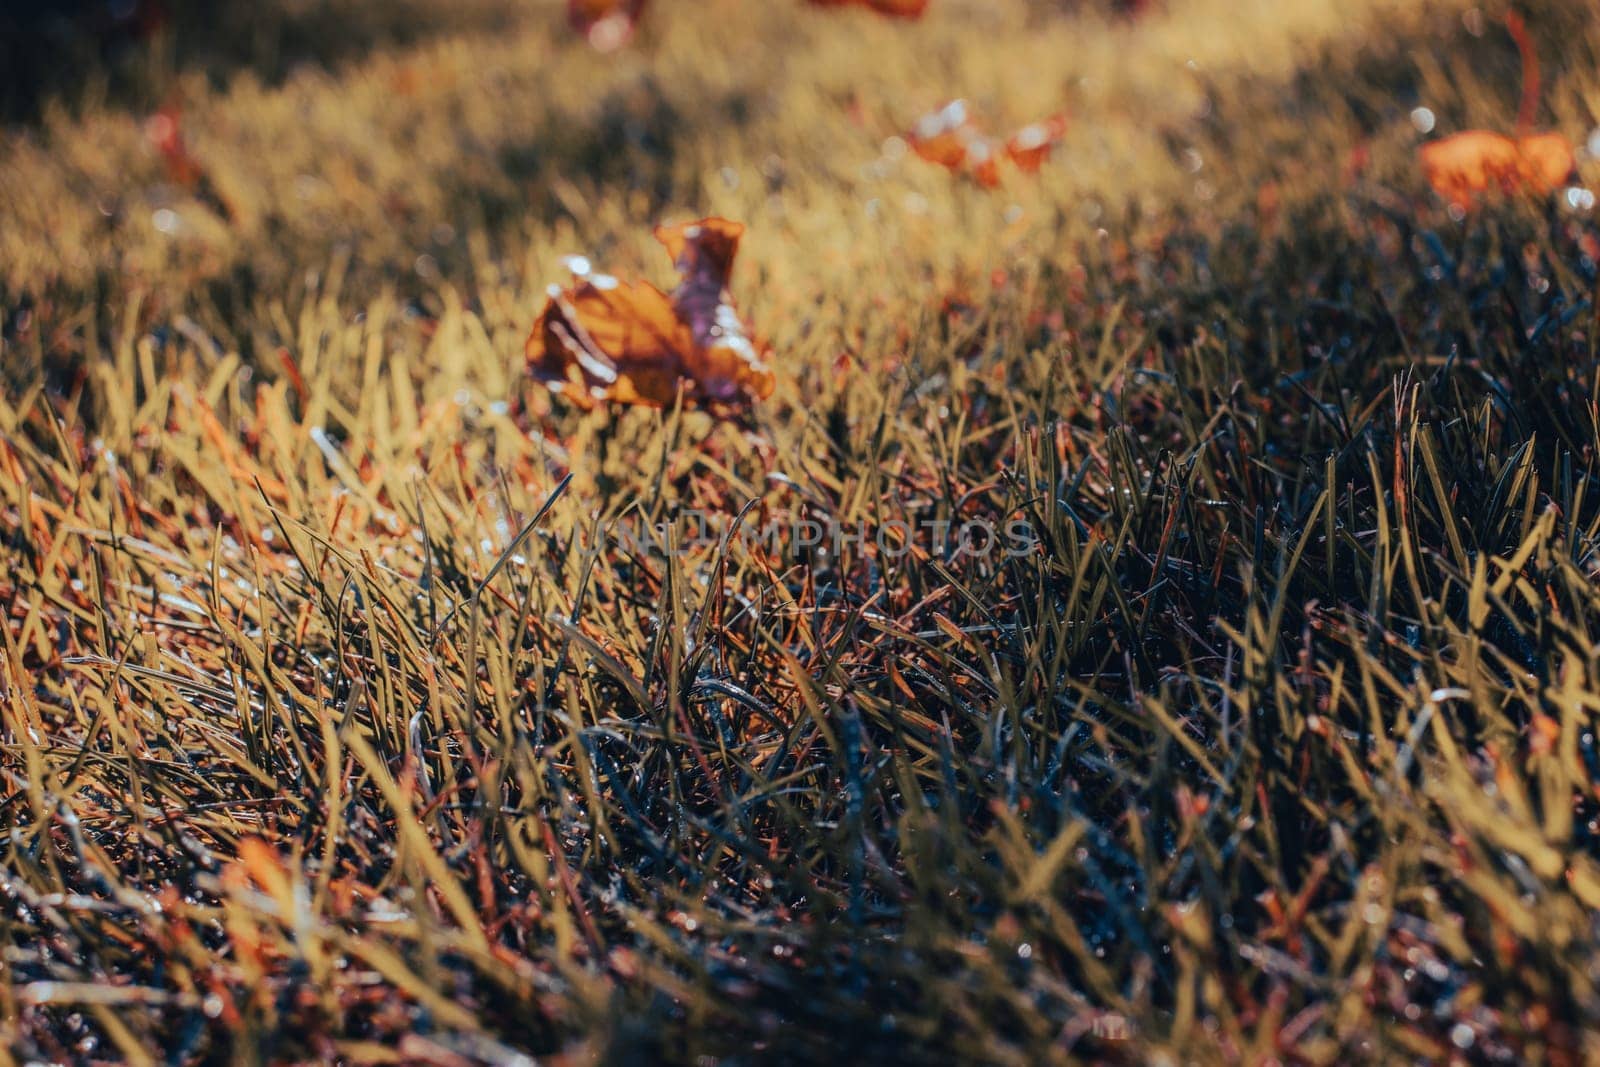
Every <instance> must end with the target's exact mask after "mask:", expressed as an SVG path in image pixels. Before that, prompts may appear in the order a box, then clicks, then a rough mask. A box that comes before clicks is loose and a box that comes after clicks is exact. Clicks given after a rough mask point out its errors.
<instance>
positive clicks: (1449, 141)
mask: <svg viewBox="0 0 1600 1067" xmlns="http://www.w3.org/2000/svg"><path fill="white" fill-rule="evenodd" d="M1505 25H1506V31H1507V32H1508V33H1510V34H1511V37H1512V39H1513V40H1514V41H1516V44H1517V53H1518V55H1520V56H1521V57H1522V100H1521V102H1520V104H1519V105H1518V107H1517V135H1516V136H1515V137H1507V136H1504V135H1503V134H1498V133H1492V132H1490V131H1488V130H1468V131H1466V132H1465V133H1458V134H1455V135H1454V136H1451V137H1446V138H1444V139H1442V140H1438V141H1432V142H1430V143H1428V144H1425V145H1423V146H1422V149H1421V157H1422V173H1423V176H1424V177H1425V178H1427V180H1428V184H1429V185H1431V186H1433V190H1434V192H1436V193H1438V194H1439V195H1440V196H1442V197H1444V198H1445V199H1446V200H1448V201H1450V203H1451V204H1453V205H1454V206H1456V207H1458V208H1461V209H1463V210H1465V209H1466V208H1469V207H1471V206H1472V205H1473V203H1474V202H1476V201H1477V200H1478V199H1479V198H1480V197H1482V196H1483V195H1484V194H1486V193H1489V192H1491V191H1493V190H1498V191H1499V192H1502V193H1505V194H1506V195H1508V196H1510V195H1514V194H1516V193H1518V192H1527V193H1532V194H1533V195H1535V196H1546V195H1549V194H1550V193H1552V192H1554V191H1555V190H1556V189H1558V188H1560V186H1561V185H1562V183H1564V182H1565V181H1566V180H1567V179H1568V178H1570V177H1571V176H1572V172H1573V171H1574V170H1575V169H1577V166H1578V156H1577V153H1576V152H1575V151H1573V148H1572V142H1571V141H1569V140H1567V139H1566V138H1565V137H1563V136H1562V135H1561V134H1559V133H1532V132H1530V131H1531V129H1532V126H1533V123H1534V119H1535V117H1536V115H1537V114H1538V109H1539V56H1538V54H1537V53H1536V52H1535V51H1534V48H1533V41H1532V39H1531V38H1530V37H1529V36H1528V28H1527V25H1526V24H1525V23H1524V22H1523V19H1522V16H1521V15H1518V14H1517V13H1516V12H1515V11H1512V12H1508V13H1507V14H1506V16H1505Z"/></svg>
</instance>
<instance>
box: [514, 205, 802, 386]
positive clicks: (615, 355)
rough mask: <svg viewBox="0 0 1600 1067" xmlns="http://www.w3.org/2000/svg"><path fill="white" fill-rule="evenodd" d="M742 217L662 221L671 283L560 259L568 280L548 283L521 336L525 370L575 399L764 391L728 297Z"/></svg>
mask: <svg viewBox="0 0 1600 1067" xmlns="http://www.w3.org/2000/svg"><path fill="white" fill-rule="evenodd" d="M743 233H744V226H743V225H741V224H740V223H737V222H730V221H728V220H726V219H719V218H708V219H701V220H700V221H698V222H692V223H685V224H682V225H678V226H661V227H657V228H656V231H655V236H656V239H657V240H659V241H660V242H661V243H662V245H664V246H665V247H666V250H667V254H668V255H670V256H671V257H672V261H673V265H674V267H675V268H676V269H677V271H678V274H679V282H678V285H677V287H676V288H675V289H673V291H672V293H671V294H670V295H669V294H667V293H663V292H662V291H661V290H660V289H657V288H656V287H655V286H653V285H651V284H649V283H648V282H636V283H630V282H622V281H618V280H617V279H616V278H613V277H611V276H610V275H606V274H597V273H595V272H594V270H593V268H592V267H591V266H590V264H589V261H588V260H586V259H583V258H581V257H572V258H569V259H568V261H567V266H568V269H569V270H571V271H572V274H573V277H574V279H575V282H574V284H573V285H571V286H569V287H567V288H562V287H560V286H555V285H552V286H551V287H550V301H549V303H548V304H546V305H545V309H544V311H543V313H542V314H540V316H539V321H538V322H537V323H536V324H535V325H534V328H533V332H532V334H531V335H530V336H529V337H528V343H527V347H526V355H527V359H528V368H529V371H530V372H531V373H532V374H533V376H534V377H535V378H537V379H539V380H540V381H542V382H545V383H546V384H547V385H549V386H550V388H551V390H552V391H554V392H557V393H561V394H563V395H565V396H567V397H568V398H570V399H571V400H573V401H574V402H576V403H579V404H581V405H583V406H585V407H591V406H593V405H594V404H595V403H597V402H599V401H603V400H609V401H612V402H614V403H619V404H650V405H655V406H665V405H668V404H671V403H672V402H673V400H674V399H675V398H676V397H677V395H678V391H679V388H680V386H681V388H682V390H683V395H684V398H685V399H686V400H688V401H691V402H697V403H703V404H707V405H710V406H731V405H736V404H740V403H744V402H748V401H749V400H752V399H761V398H764V397H767V396H769V395H771V393H772V389H773V385H774V378H773V374H772V371H771V370H770V369H769V368H768V366H767V364H766V361H765V359H764V358H763V357H764V352H763V350H762V349H761V348H760V347H759V346H758V345H757V343H756V342H755V341H753V340H752V339H751V337H750V335H749V331H748V329H747V328H746V326H745V324H744V322H743V320H741V319H740V318H739V313H738V311H737V310H736V309H735V308H734V306H733V304H732V302H731V301H730V299H729V297H728V279H729V277H730V275H731V274H732V271H733V260H734V256H735V255H736V254H737V252H738V248H739V238H740V236H741V235H742V234H743Z"/></svg>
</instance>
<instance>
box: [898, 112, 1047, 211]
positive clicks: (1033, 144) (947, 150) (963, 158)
mask: <svg viewBox="0 0 1600 1067" xmlns="http://www.w3.org/2000/svg"><path fill="white" fill-rule="evenodd" d="M1066 132H1067V118H1066V116H1065V115H1060V114H1057V115H1052V116H1050V117H1049V118H1047V119H1043V120H1041V121H1039V122H1035V123H1031V124H1030V125H1027V126H1024V127H1023V128H1022V129H1020V130H1018V131H1017V132H1016V133H1014V134H1012V135H1011V137H1010V138H1008V139H1007V140H1006V142H1005V143H1004V144H1000V143H999V142H997V141H996V140H995V139H994V138H992V137H990V136H988V135H987V134H986V133H984V131H983V128H982V127H981V126H979V125H978V123H977V122H976V121H974V119H973V118H972V114H971V110H970V108H969V107H968V106H967V102H966V101H965V100H952V101H951V102H950V103H948V104H946V105H945V106H944V107H942V108H940V109H939V110H938V111H935V112H933V113H932V114H929V115H924V116H923V117H922V118H921V119H919V120H918V121H917V124H916V125H915V126H913V127H912V129H911V132H910V133H909V134H908V135H907V138H906V140H907V142H908V143H909V144H910V145H911V150H912V151H913V152H915V153H916V154H917V155H919V156H921V157H922V158H923V159H926V160H927V161H928V162H930V163H937V164H939V165H940V166H942V167H947V168H949V169H950V170H952V171H959V172H963V173H965V174H967V175H968V176H970V177H971V178H972V179H973V180H974V181H976V182H977V183H978V184H979V185H981V186H983V187H984V188H986V189H992V188H994V187H995V186H997V185H999V184H1000V160H1001V159H1009V160H1010V161H1011V162H1012V163H1013V164H1014V165H1015V166H1016V168H1017V169H1018V170H1020V171H1023V172H1024V173H1028V174H1033V173H1036V172H1037V171H1038V170H1039V168H1040V167H1041V166H1042V165H1043V164H1044V161H1045V160H1046V159H1047V158H1049V156H1050V152H1051V150H1052V149H1054V148H1055V146H1056V145H1057V144H1059V143H1060V142H1061V139H1062V138H1063V137H1064V136H1065V135H1066Z"/></svg>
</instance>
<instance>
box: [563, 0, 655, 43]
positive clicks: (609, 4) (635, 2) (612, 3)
mask: <svg viewBox="0 0 1600 1067" xmlns="http://www.w3.org/2000/svg"><path fill="white" fill-rule="evenodd" d="M648 2H649V0H567V21H568V22H569V23H570V24H571V25H572V28H573V29H574V30H576V31H578V32H579V33H581V34H583V36H584V37H585V38H586V39H587V40H588V42H589V44H590V45H592V46H593V47H594V48H595V50H596V51H600V52H614V51H616V50H617V49H618V48H621V47H622V46H623V45H625V44H627V43H628V41H629V40H631V39H632V38H633V30H634V27H635V26H637V25H638V23H639V17H640V16H641V15H643V14H644V7H645V4H646V3H648Z"/></svg>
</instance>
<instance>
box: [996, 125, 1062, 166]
mask: <svg viewBox="0 0 1600 1067" xmlns="http://www.w3.org/2000/svg"><path fill="white" fill-rule="evenodd" d="M1066 135H1067V116H1065V115H1062V114H1055V115H1051V116H1050V117H1049V118H1047V119H1044V120H1042V121H1040V122H1033V123H1029V124H1028V125H1026V126H1024V127H1022V129H1020V130H1018V131H1017V132H1016V133H1014V134H1012V135H1011V137H1010V138H1009V139H1008V140H1007V141H1006V156H1007V157H1009V158H1010V160H1011V162H1013V163H1015V164H1016V165H1017V169H1018V170H1021V171H1025V172H1027V173H1029V174H1033V173H1035V172H1036V171H1038V169H1039V167H1040V166H1042V165H1043V163H1044V161H1045V160H1046V159H1048V158H1050V151H1051V150H1052V149H1053V148H1055V146H1056V145H1058V144H1060V143H1061V139H1062V138H1063V137H1065V136H1066Z"/></svg>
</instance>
